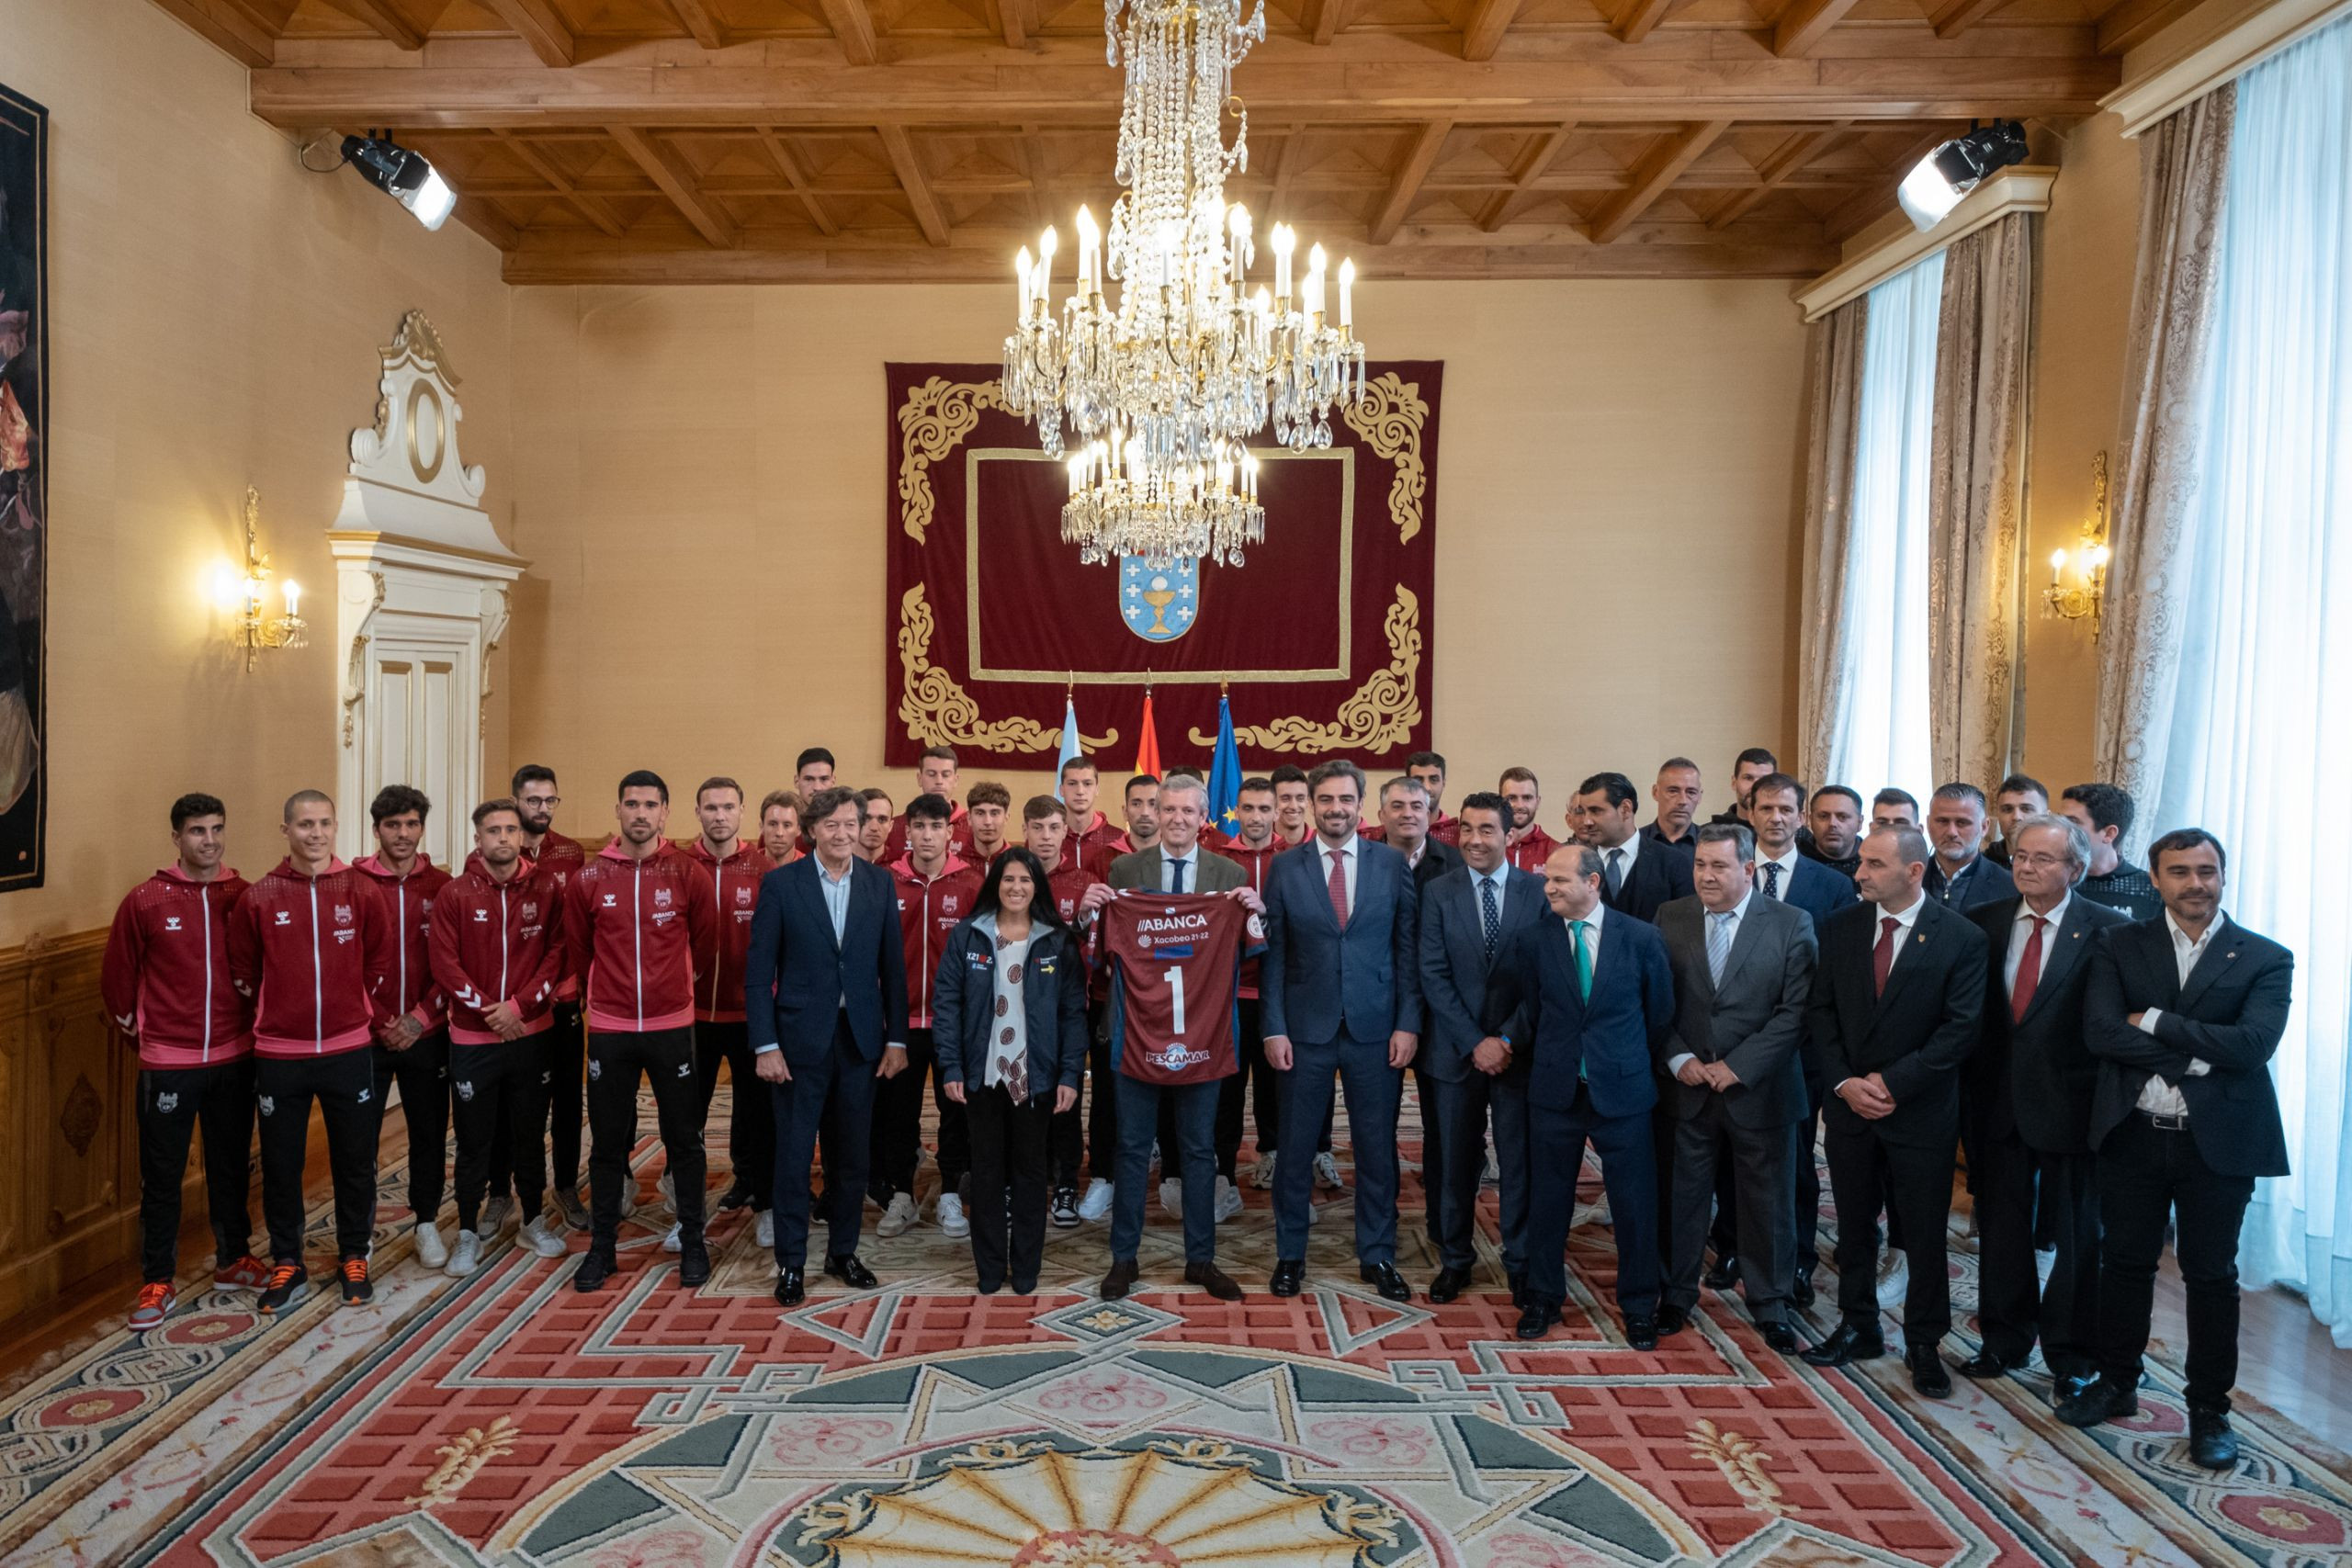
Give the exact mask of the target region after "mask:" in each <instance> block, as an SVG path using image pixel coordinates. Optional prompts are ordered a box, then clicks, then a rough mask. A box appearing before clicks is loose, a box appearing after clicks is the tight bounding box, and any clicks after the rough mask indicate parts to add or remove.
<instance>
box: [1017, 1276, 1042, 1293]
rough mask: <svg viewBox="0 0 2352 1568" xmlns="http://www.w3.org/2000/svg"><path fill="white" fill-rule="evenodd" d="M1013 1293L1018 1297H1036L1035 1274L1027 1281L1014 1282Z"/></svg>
mask: <svg viewBox="0 0 2352 1568" xmlns="http://www.w3.org/2000/svg"><path fill="white" fill-rule="evenodd" d="M1012 1293H1013V1294H1014V1295H1016V1296H1034V1295H1035V1294H1036V1293H1037V1277H1036V1276H1035V1274H1032V1275H1031V1276H1029V1278H1027V1279H1026V1280H1014V1281H1012Z"/></svg>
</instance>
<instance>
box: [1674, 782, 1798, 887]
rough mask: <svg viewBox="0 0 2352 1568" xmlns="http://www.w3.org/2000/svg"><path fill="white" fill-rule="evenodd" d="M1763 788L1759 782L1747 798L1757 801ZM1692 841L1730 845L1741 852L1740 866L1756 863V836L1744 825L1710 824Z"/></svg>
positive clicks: (1736, 823)
mask: <svg viewBox="0 0 2352 1568" xmlns="http://www.w3.org/2000/svg"><path fill="white" fill-rule="evenodd" d="M1765 777H1766V778H1787V777H1788V775H1787V774H1785V773H1768V774H1766V775H1765ZM1790 782H1791V783H1792V784H1793V783H1795V782H1796V781H1794V780H1793V779H1792V780H1790ZM1763 787H1764V780H1763V779H1758V780H1757V781H1756V783H1755V784H1754V785H1753V786H1752V787H1751V788H1750V789H1749V790H1748V792H1747V797H1748V798H1749V799H1750V800H1753V799H1755V798H1756V791H1757V790H1759V789H1762V788H1763ZM1691 841H1692V842H1693V843H1694V844H1729V845H1731V846H1732V848H1733V849H1735V850H1736V851H1738V852H1739V863H1740V864H1742V865H1754V864H1755V863H1756V835H1755V834H1753V833H1751V832H1749V831H1748V830H1747V826H1746V824H1744V823H1739V822H1710V823H1708V824H1707V825H1706V826H1705V827H1703V828H1701V829H1699V830H1698V831H1697V832H1696V833H1694V834H1692V835H1691Z"/></svg>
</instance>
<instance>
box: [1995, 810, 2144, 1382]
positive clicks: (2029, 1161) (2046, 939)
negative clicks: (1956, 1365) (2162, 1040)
mask: <svg viewBox="0 0 2352 1568" xmlns="http://www.w3.org/2000/svg"><path fill="white" fill-rule="evenodd" d="M2007 842H2008V846H2009V870H2010V874H2011V875H2012V876H2013V877H2014V878H2015V879H2016V881H2017V885H2018V897H2015V898H2007V899H2004V900H2002V901H2001V902H2000V903H1998V904H1987V905H1985V906H1984V907H1983V908H1979V909H1976V910H1974V911H1973V912H1972V913H1971V914H1970V916H1969V918H1970V919H1973V920H1974V921H1975V922H1976V924H1977V926H1978V928H1979V929H1981V930H1982V931H1984V932H1985V971H1986V983H1985V1024H1984V1035H1983V1043H1981V1044H1979V1045H1978V1046H1977V1048H1976V1054H1975V1055H1973V1056H1971V1057H1970V1058H1969V1059H1968V1065H1967V1066H1965V1067H1963V1068H1962V1069H1961V1116H1962V1133H1963V1135H1964V1136H1965V1137H1966V1139H1967V1143H1968V1171H1969V1177H1970V1179H1971V1180H1972V1181H1973V1183H1974V1191H1975V1194H1976V1236H1977V1241H1976V1259H1977V1320H1978V1322H1979V1323H1980V1324H1981V1325H1982V1326H1983V1328H1984V1334H1985V1342H1984V1348H1982V1349H1980V1350H1979V1351H1978V1352H1977V1353H1976V1355H1975V1357H1974V1358H1973V1359H1971V1360H1967V1361H1963V1362H1962V1363H1961V1368H1960V1370H1961V1371H1963V1372H1965V1373H1967V1374H1968V1375H1969V1376H1970V1377H1973V1378H1993V1377H1998V1376H2000V1375H2001V1374H2002V1373H2003V1372H2006V1371H2012V1370H2014V1369H2016V1368H2018V1367H2021V1366H2023V1365H2024V1364H2025V1361H2026V1358H2027V1356H2028V1355H2029V1354H2030V1353H2031V1351H2032V1349H2033V1341H2034V1337H2035V1335H2036V1334H2037V1332H2038V1333H2039V1334H2040V1336H2041V1348H2042V1356H2043V1359H2045V1360H2047V1361H2048V1362H2049V1363H2050V1371H2051V1375H2052V1377H2053V1378H2054V1379H2055V1380H2056V1381H2057V1386H2058V1392H2059V1396H2060V1397H2061V1398H2062V1399H2063V1398H2066V1397H2069V1396H2071V1395H2073V1394H2075V1393H2080V1392H2081V1390H2082V1388H2083V1386H2084V1385H2085V1384H2086V1383H2087V1382H2089V1381H2090V1376H2091V1374H2092V1373H2093V1372H2095V1371H2097V1370H2098V1188H2097V1186H2096V1185H2095V1184H2094V1181H2093V1179H2092V1167H2091V1143H2090V1135H2091V1095H2092V1091H2093V1090H2094V1089H2096V1088H2097V1087H2098V1061H2097V1060H2096V1059H2095V1058H2094V1057H2093V1056H2092V1055H2091V1054H2090V1050H2089V1048H2088V1047H2087V1046H2086V1045H2085V1044H2084V1043H2083V992H2084V987H2085V985H2086V982H2087V981H2088V979H2089V977H2090V972H2091V966H2090V964H2088V963H2087V962H2086V957H2087V955H2088V954H2089V953H2090V952H2091V951H2092V950H2093V948H2094V947H2096V945H2097V939H2098V934H2099V932H2101V931H2105V930H2106V929H2107V928H2108V927H2109V926H2120V925H2122V924H2125V923H2126V922H2125V920H2124V918H2123V917H2122V916H2121V915H2120V914H2118V913H2116V912H2115V911H2114V910H2112V909H2109V908H2103V907H2102V906H2100V905H2098V904H2094V903H2092V902H2091V901H2090V900H2089V899H2087V898H2079V897H2075V884H2076V883H2078V882H2080V881H2081V880H2082V879H2083V875H2084V874H2085V873H2086V872H2087V871H2089V870H2090V863H2091V845H2090V839H2089V837H2088V835H2086V833H2084V831H2083V830H2082V829H2080V828H2077V827H2076V826H2075V824H2073V823H2072V822H2069V821H2067V820H2066V819H2065V818H2063V817H2051V816H2046V815H2045V816H2038V817H2037V816H2029V817H2021V818H2016V819H2014V820H2013V821H2012V822H2011V824H2010V827H2009V831H2008V834H2007ZM2037 1178H2038V1179H2039V1186H2040V1189H2041V1214H2042V1217H2043V1220H2044V1223H2046V1224H2048V1226H2049V1227H2050V1232H2051V1235H2052V1239H2053V1240H2055V1241H2056V1243H2057V1247H2058V1260H2057V1263H2056V1265H2055V1266H2054V1267H2053V1268H2052V1269H2051V1271H2050V1283H2049V1285H2048V1286H2047V1287H2046V1288H2045V1287H2043V1286H2042V1285H2041V1280H2040V1279H2039V1277H2038V1275H2037V1273H2036V1269H2035V1266H2034V1256H2033V1255H2034V1202H2035V1188H2036V1185H2037Z"/></svg>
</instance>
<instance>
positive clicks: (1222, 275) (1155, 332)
mask: <svg viewBox="0 0 2352 1568" xmlns="http://www.w3.org/2000/svg"><path fill="white" fill-rule="evenodd" d="M1241 5H1242V0H1109V4H1108V6H1106V8H1105V10H1104V12H1103V33H1104V35H1105V39H1106V40H1107V44H1108V49H1107V53H1108V55H1109V59H1110V62H1111V63H1112V64H1114V65H1116V64H1118V63H1119V60H1120V55H1121V53H1122V51H1124V52H1125V57H1126V73H1127V83H1126V101H1125V107H1124V108H1123V109H1122V111H1121V113H1120V116H1119V155H1118V162H1117V164H1116V165H1115V166H1114V170H1113V173H1114V176H1115V177H1116V178H1117V180H1118V181H1119V183H1120V184H1121V185H1122V186H1125V187H1126V188H1125V191H1124V192H1123V193H1122V194H1121V195H1120V197H1119V198H1118V200H1117V201H1116V202H1114V204H1113V205H1112V208H1111V226H1110V231H1109V233H1108V235H1107V236H1106V235H1104V234H1103V232H1102V231H1099V230H1098V229H1097V228H1096V226H1095V221H1094V217H1093V214H1091V212H1089V211H1088V210H1087V209H1084V208H1080V209H1079V212H1078V270H1077V279H1076V286H1075V288H1073V290H1072V291H1071V293H1070V294H1069V297H1068V298H1067V299H1064V300H1063V301H1062V302H1061V304H1060V308H1059V313H1058V319H1057V312H1056V307H1055V301H1054V299H1053V290H1054V276H1053V271H1054V257H1055V254H1056V252H1057V249H1058V238H1057V235H1056V233H1055V231H1053V230H1051V229H1047V230H1046V231H1045V233H1044V234H1043V235H1042V236H1040V237H1039V240H1038V254H1037V255H1036V256H1035V258H1034V259H1033V258H1032V257H1031V255H1030V254H1029V251H1028V248H1027V247H1026V246H1023V248H1022V251H1021V255H1020V258H1019V261H1018V263H1017V270H1018V273H1019V276H1020V283H1021V315H1020V320H1019V322H1018V323H1017V325H1016V326H1015V327H1014V330H1013V333H1012V336H1010V337H1008V338H1006V339H1005V341H1004V399H1005V404H1006V406H1007V407H1008V408H1010V409H1011V410H1012V412H1014V413H1015V414H1018V415H1020V416H1022V417H1023V418H1028V419H1034V420H1035V422H1036V425H1037V434H1038V439H1039V441H1040V443H1041V444H1042V445H1043V446H1044V447H1045V449H1046V453H1047V454H1048V455H1050V456H1053V457H1063V456H1064V455H1065V451H1066V449H1068V466H1069V490H1070V495H1069V502H1067V503H1066V504H1065V505H1064V506H1063V508H1062V537H1063V539H1064V540H1066V541H1068V542H1069V543H1072V544H1075V545H1077V546H1078V547H1079V558H1080V560H1082V561H1084V562H1086V563H1087V564H1089V565H1091V564H1094V563H1096V562H1100V561H1116V560H1117V559H1118V558H1121V557H1122V556H1141V557H1144V558H1146V559H1147V560H1148V562H1149V563H1150V564H1152V565H1153V566H1165V565H1167V564H1169V563H1170V562H1171V561H1175V560H1178V559H1182V558H1208V559H1211V560H1215V561H1216V562H1217V563H1218V564H1219V565H1228V564H1229V565H1234V566H1238V565H1239V564H1241V554H1242V548H1243V547H1244V546H1246V545H1254V544H1257V543H1259V542H1261V540H1263V539H1264V538H1265V536H1266V513H1265V511H1264V509H1263V508H1262V507H1261V506H1260V505H1259V504H1258V460H1257V458H1256V457H1253V456H1251V455H1250V452H1249V451H1248V449H1247V443H1248V441H1249V439H1250V436H1252V435H1255V434H1258V433H1259V432H1260V431H1261V430H1263V429H1264V428H1265V426H1266V422H1267V419H1268V417H1269V415H1271V416H1272V421H1273V426H1274V435H1275V439H1276V440H1278V441H1279V442H1280V443H1281V444H1282V445H1283V446H1286V447H1288V448H1290V449H1292V450H1293V451H1305V450H1307V449H1310V448H1313V447H1317V446H1330V444H1331V425H1330V412H1331V405H1332V403H1333V402H1334V401H1342V402H1352V401H1354V400H1357V399H1361V398H1362V397H1363V391H1364V349H1363V344H1361V343H1359V342H1357V341H1356V339H1355V334H1354V333H1353V332H1352V331H1351V326H1352V322H1353V310H1352V308H1351V307H1352V305H1353V300H1352V299H1351V292H1352V288H1353V285H1354V282H1355V264H1354V263H1353V262H1351V261H1342V262H1341V263H1340V268H1339V295H1340V299H1339V306H1340V310H1339V320H1338V322H1337V324H1336V325H1334V324H1333V323H1332V322H1331V321H1329V318H1328V316H1327V314H1326V311H1325V303H1326V282H1327V280H1326V277H1325V271H1326V265H1325V260H1324V255H1323V247H1322V246H1320V245H1317V246H1315V247H1313V249H1312V250H1311V251H1310V252H1309V253H1308V255H1307V263H1306V275H1305V276H1303V277H1302V278H1300V279H1299V280H1298V292H1297V293H1296V294H1295V295H1294V294H1293V292H1292V276H1291V257H1292V252H1293V250H1294V249H1295V244H1296V237H1295V235H1294V234H1293V232H1292V231H1290V230H1289V229H1288V228H1286V227H1284V226H1283V225H1282V224H1279V223H1277V224H1275V225H1274V228H1273V252H1274V278H1273V288H1272V291H1271V292H1269V291H1268V289H1267V288H1265V286H1264V285H1262V284H1261V285H1260V286H1259V288H1258V290H1257V292H1256V294H1255V295H1252V294H1251V293H1250V290H1249V287H1248V281H1247V268H1248V267H1249V265H1250V263H1251V261H1253V260H1254V259H1255V254H1256V248H1255V245H1254V244H1253V243H1252V237H1251V231H1250V213H1249V210H1248V209H1246V208H1243V207H1240V206H1238V205H1236V206H1233V207H1227V205H1226V202H1225V176H1226V174H1227V171H1229V170H1232V171H1238V170H1244V169H1247V168H1248V167H1249V166H1250V117H1249V114H1248V112H1247V111H1246V110H1244V109H1243V108H1242V107H1241V102H1240V100H1239V99H1238V98H1236V97H1234V96H1232V86H1233V67H1234V66H1235V65H1236V64H1237V63H1238V62H1239V61H1240V59H1241V57H1242V56H1243V55H1245V54H1247V53H1248V52H1249V51H1250V45H1251V44H1253V43H1257V42H1259V41H1261V40H1262V39H1264V38H1265V36H1266V13H1265V5H1264V0H1258V3H1257V6H1256V8H1255V9H1254V10H1253V11H1252V12H1251V13H1250V18H1249V20H1248V21H1247V22H1244V21H1243V20H1242V17H1241ZM1228 108H1229V109H1230V110H1231V111H1232V112H1233V114H1234V116H1235V118H1236V120H1237V122H1238V124H1237V129H1236V130H1235V133H1234V138H1233V145H1232V146H1231V147H1230V148H1227V146H1226V145H1225V143H1224V139H1223V136H1222V134H1221V133H1220V130H1219V126H1218V122H1219V118H1220V116H1221V115H1222V113H1223V112H1224V111H1226V110H1227V109H1228ZM1106 239H1107V242H1108V244H1107V251H1106V249H1105V241H1106ZM1114 279H1115V280H1116V281H1117V283H1118V302H1117V304H1116V306H1115V308H1114V306H1113V305H1112V303H1111V302H1110V300H1109V299H1108V298H1106V296H1105V292H1104V290H1105V288H1107V287H1108V286H1109V284H1110V282H1111V281H1112V280H1114ZM1065 426H1067V427H1068V431H1069V435H1067V436H1066V435H1065ZM1071 437H1074V438H1075V439H1074V440H1072V439H1071Z"/></svg>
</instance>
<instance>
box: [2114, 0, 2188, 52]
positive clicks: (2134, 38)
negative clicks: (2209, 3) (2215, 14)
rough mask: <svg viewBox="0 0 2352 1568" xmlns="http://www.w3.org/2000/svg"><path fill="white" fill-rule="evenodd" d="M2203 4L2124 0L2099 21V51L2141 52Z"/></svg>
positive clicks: (2185, 1)
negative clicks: (2144, 44)
mask: <svg viewBox="0 0 2352 1568" xmlns="http://www.w3.org/2000/svg"><path fill="white" fill-rule="evenodd" d="M2200 3H2201V0H2121V4H2120V5H2117V6H2110V7H2109V9H2108V11H2107V14H2106V15H2104V16H2102V17H2099V19H2098V51H2099V52H2100V53H2101V54H2121V53H2122V52H2124V51H2126V50H2131V49H2137V48H2139V47H2140V45H2142V44H2143V43H2145V42H2147V41H2148V40H2149V39H2152V38H2154V37H2155V36H2156V35H2157V34H2158V33H2160V32H2162V31H2164V30H2165V28H2168V27H2170V26H2172V25H2173V24H2174V23H2175V22H2177V21H2178V20H2180V18H2181V17H2185V16H2187V15H2188V13H2189V12H2191V11H2193V10H2195V9H2196V8H2197V6H2199V4H2200Z"/></svg>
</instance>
